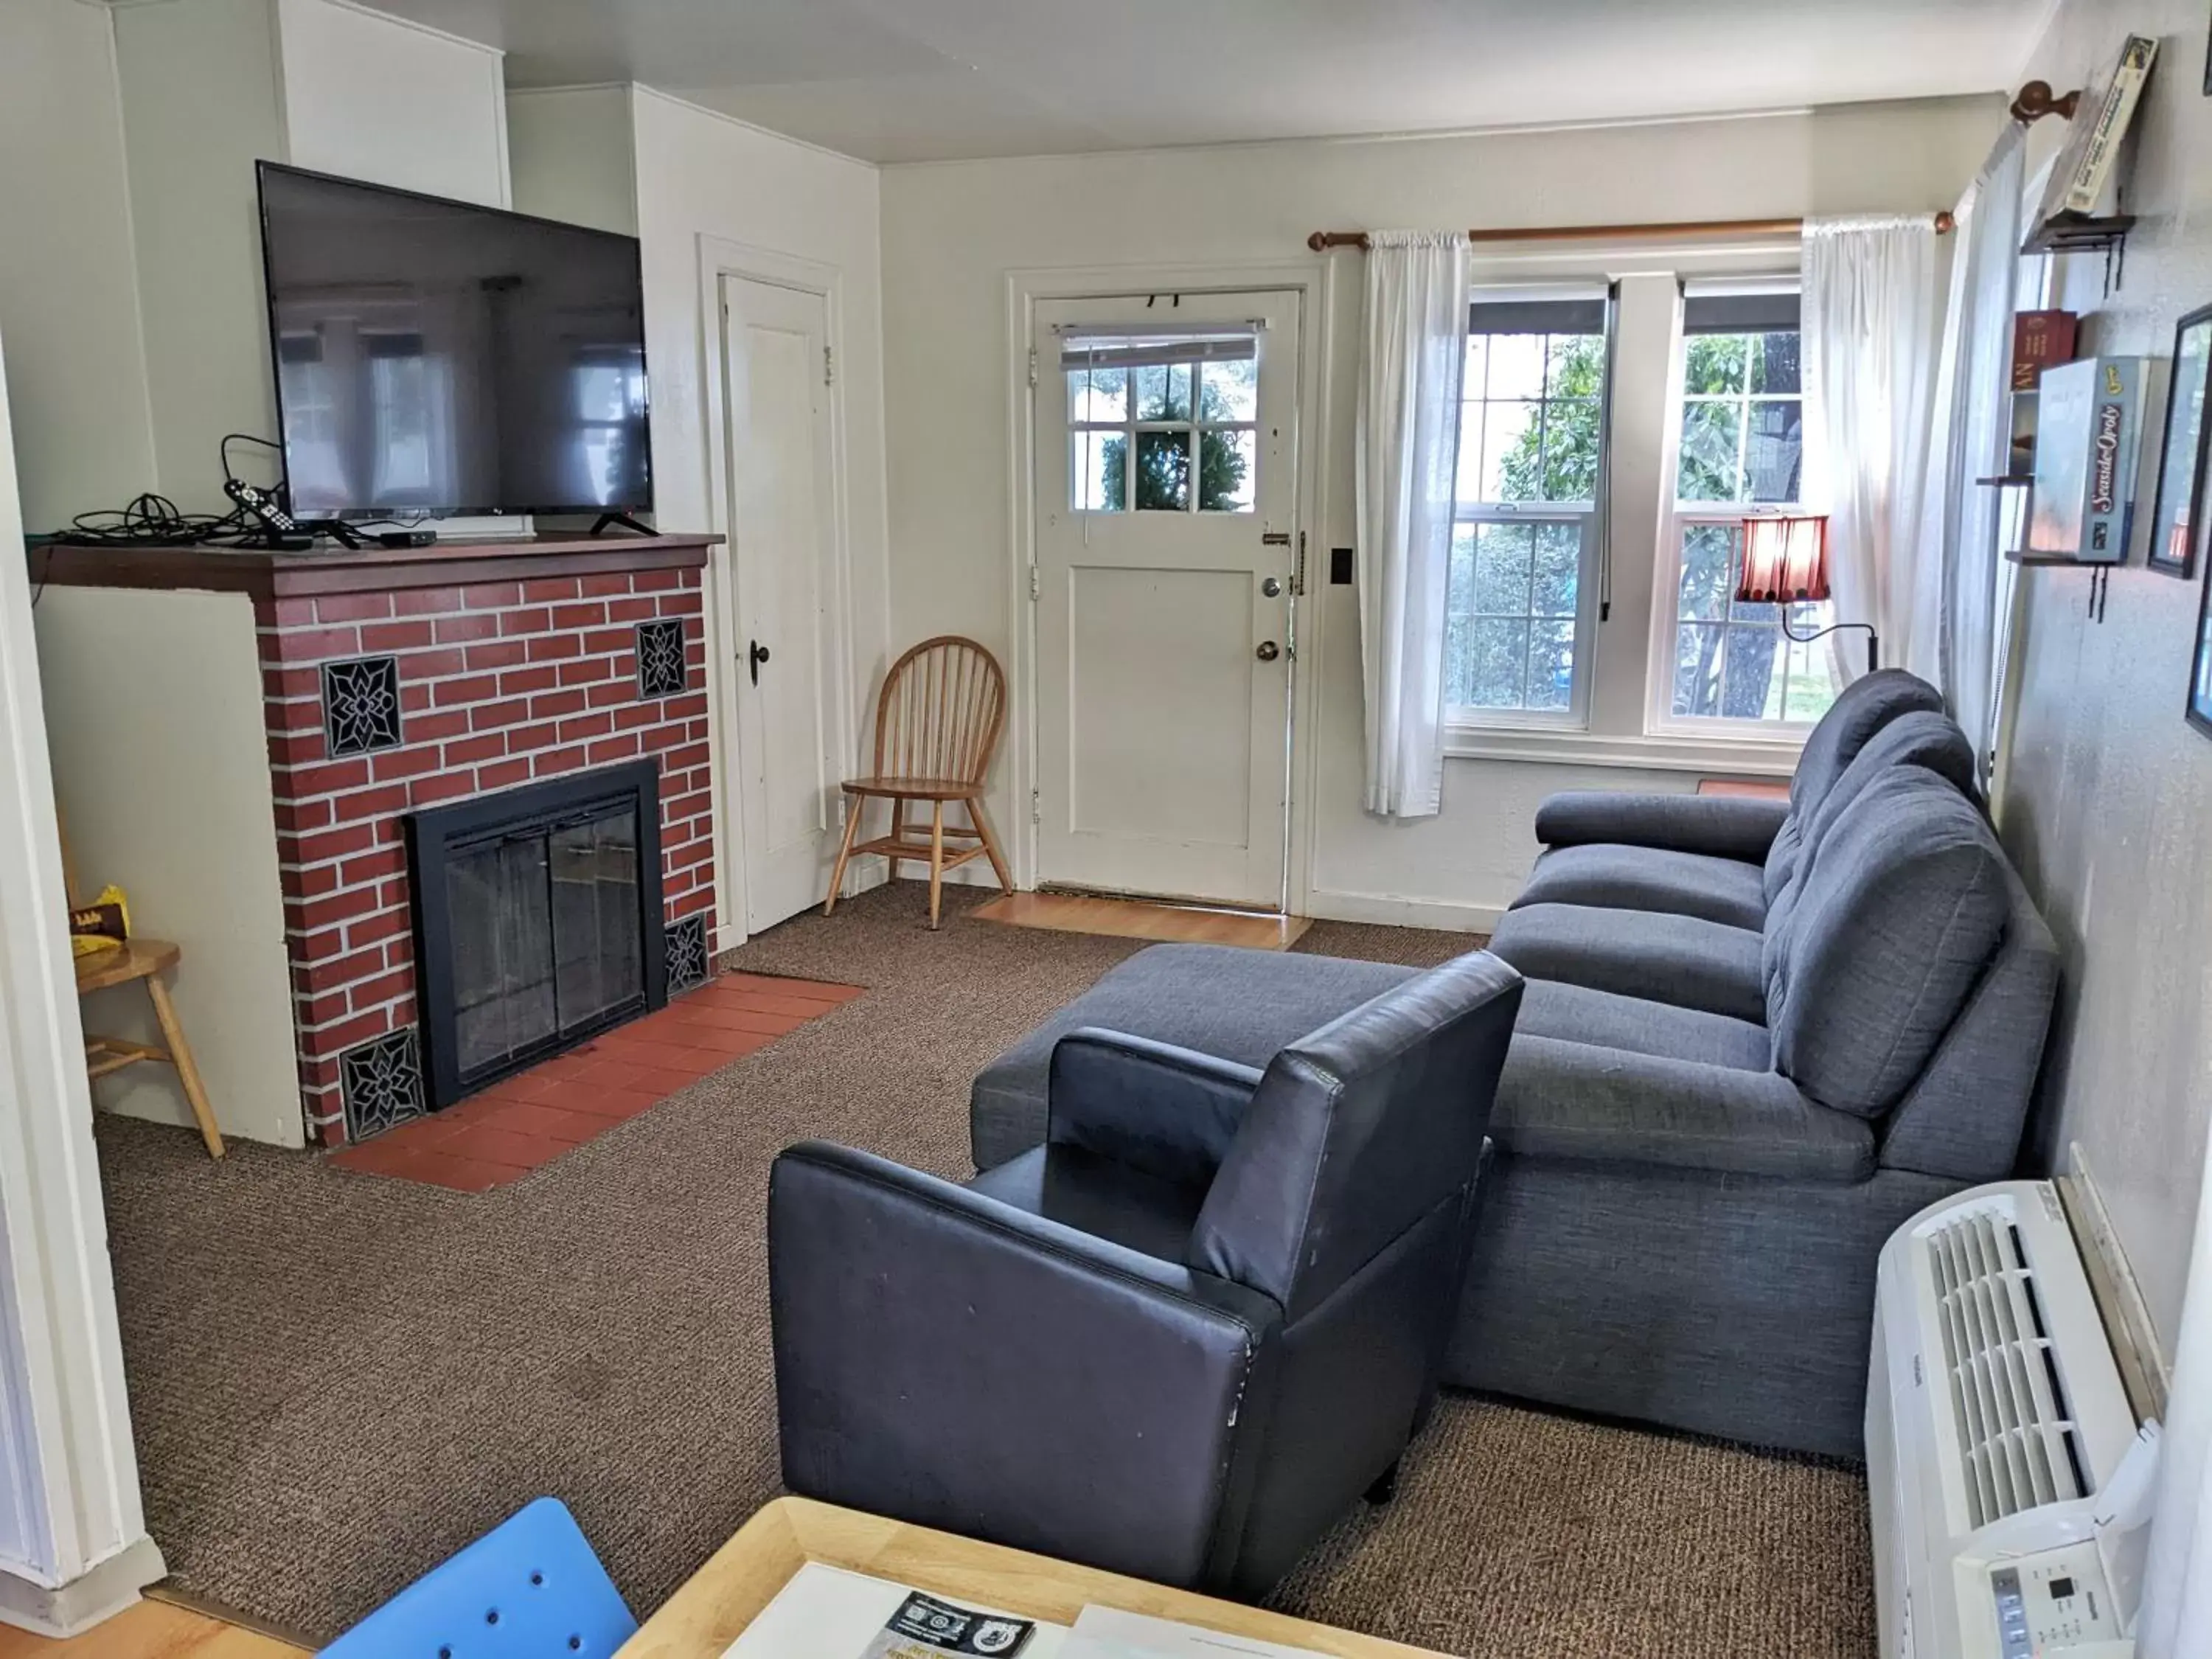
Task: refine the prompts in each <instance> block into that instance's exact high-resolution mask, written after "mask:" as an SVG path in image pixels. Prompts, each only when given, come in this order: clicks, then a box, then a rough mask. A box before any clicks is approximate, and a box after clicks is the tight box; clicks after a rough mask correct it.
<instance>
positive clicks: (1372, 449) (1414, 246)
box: [1357, 231, 1468, 818]
mask: <svg viewBox="0 0 2212 1659" xmlns="http://www.w3.org/2000/svg"><path fill="white" fill-rule="evenodd" d="M1366 264H1367V303H1366V336H1367V343H1366V355H1365V358H1364V366H1363V373H1362V374H1361V377H1360V381H1359V426H1358V480H1357V483H1358V518H1359V588H1358V592H1359V648H1360V657H1359V662H1360V672H1361V675H1362V677H1363V679H1364V684H1365V688H1366V696H1367V795H1366V799H1367V810H1368V811H1370V812H1380V813H1383V815H1385V816H1386V817H1395V818H1419V817H1433V816H1434V815H1435V813H1436V811H1437V806H1438V805H1439V802H1440V799H1441V798H1442V795H1443V771H1444V750H1443V717H1444V599H1445V588H1446V585H1447V583H1448V582H1449V578H1450V572H1451V538H1452V496H1453V489H1452V485H1453V475H1454V472H1455V468H1456V465H1457V462H1458V454H1457V450H1458V442H1459V394H1460V379H1461V375H1462V372H1463V369H1464V367H1465V364H1466V362H1467V307H1468V241H1467V237H1466V235H1465V234H1464V233H1462V232H1460V231H1383V232H1378V233H1375V234H1370V236H1369V238H1368V245H1367V261H1366Z"/></svg>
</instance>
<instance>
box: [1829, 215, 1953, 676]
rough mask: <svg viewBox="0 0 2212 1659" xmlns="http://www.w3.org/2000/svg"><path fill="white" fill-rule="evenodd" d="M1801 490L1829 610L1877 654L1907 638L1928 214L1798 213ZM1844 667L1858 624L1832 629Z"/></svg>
mask: <svg viewBox="0 0 2212 1659" xmlns="http://www.w3.org/2000/svg"><path fill="white" fill-rule="evenodd" d="M1804 239H1805V240H1804V272H1803V283H1804V295H1803V301H1802V319H1803V320H1802V329H1803V340H1804V354H1805V448H1806V456H1807V469H1806V470H1807V477H1806V479H1805V482H1804V483H1803V485H1802V489H1804V491H1805V494H1806V497H1807V499H1808V501H1810V502H1812V503H1814V504H1815V505H1825V507H1826V509H1827V512H1828V515H1829V517H1828V568H1829V584H1830V587H1831V590H1832V592H1833V593H1834V596H1835V612H1836V619H1837V620H1838V622H1846V623H1873V624H1874V626H1875V628H1876V629H1878V630H1880V633H1881V647H1882V648H1881V657H1882V660H1883V661H1884V662H1885V663H1891V664H1894V663H1896V662H1899V661H1900V660H1904V659H1905V658H1906V656H1908V655H1909V653H1911V650H1912V649H1913V648H1914V647H1913V643H1912V639H1911V635H1912V633H1913V621H1914V618H1913V615H1912V605H1911V600H1912V594H1913V592H1914V587H1915V567H1916V565H1917V558H1918V554H1919V543H1918V539H1917V531H1918V519H1919V513H1920V498H1921V489H1922V485H1923V482H1924V481H1925V479H1926V477H1927V463H1928V422H1929V391H1930V387H1931V386H1932V384H1933V381H1934V378H1935V370H1936V337H1937V330H1938V327H1939V315H1940V313H1939V312H1938V310H1937V306H1936V225H1935V220H1934V216H1932V215H1929V214H1925V213H1919V214H1912V215H1910V216H1907V215H1903V214H1883V215H1881V216H1874V217H1863V218H1851V219H1808V220H1807V221H1806V222H1805V231H1804ZM1829 639H1830V640H1831V641H1832V642H1833V644H1834V647H1835V652H1836V664H1837V666H1838V668H1839V669H1840V670H1841V671H1842V673H1843V677H1844V678H1845V679H1847V680H1850V679H1856V678H1858V676H1859V675H1861V674H1863V673H1864V672H1865V671H1866V667H1867V658H1866V644H1867V641H1866V635H1864V634H1863V633H1860V632H1858V631H1857V629H1845V630H1843V631H1841V632H1838V633H1835V634H1832V635H1829Z"/></svg>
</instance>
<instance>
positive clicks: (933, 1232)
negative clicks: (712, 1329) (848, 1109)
mask: <svg viewBox="0 0 2212 1659" xmlns="http://www.w3.org/2000/svg"><path fill="white" fill-rule="evenodd" d="M768 1231H769V1308H770V1312H771V1316H772V1322H773V1327H774V1331H775V1381H776V1399H777V1408H778V1415H779V1418H780V1419H781V1442H782V1453H783V1478H784V1482H785V1484H786V1485H787V1486H789V1487H790V1488H791V1490H792V1491H793V1492H798V1493H799V1494H800V1495H802V1496H804V1497H810V1498H823V1499H825V1500H827V1501H829V1502H832V1503H838V1504H847V1505H849V1506H850V1507H853V1508H855V1509H860V1510H868V1511H871V1512H872V1513H876V1514H881V1515H895V1516H899V1517H901V1518H902V1519H904V1520H908V1521H915V1522H922V1523H924V1524H927V1525H930V1526H935V1527H940V1528H944V1529H945V1530H946V1531H948V1532H956V1533H960V1534H965V1535H967V1536H969V1537H975V1538H983V1539H988V1540H991V1541H994V1542H998V1543H1002V1544H1010V1545H1012V1546H1014V1547H1018V1548H1024V1549H1030V1550H1035V1551H1037V1552H1039V1553H1043V1554H1048V1555H1055V1556H1060V1557H1062V1558H1064V1559H1073V1560H1080V1561H1091V1562H1097V1563H1102V1564H1105V1565H1111V1566H1113V1567H1114V1568H1115V1570H1116V1571H1121V1572H1127V1573H1133V1574H1137V1575H1139V1576H1142V1577H1149V1578H1153V1579H1156V1580H1158V1582H1160V1583H1171V1584H1172V1583H1195V1582H1198V1581H1199V1580H1200V1578H1201V1577H1203V1576H1204V1575H1205V1573H1206V1569H1207V1566H1208V1557H1209V1552H1210V1548H1211V1546H1212V1540H1213V1534H1214V1531H1215V1528H1216V1523H1217V1521H1218V1517H1219V1516H1220V1514H1221V1512H1222V1506H1223V1504H1224V1503H1225V1501H1226V1500H1227V1495H1228V1493H1229V1491H1230V1489H1231V1475H1232V1469H1231V1462H1232V1459H1231V1450H1232V1448H1233V1447H1234V1446H1235V1445H1236V1444H1237V1442H1238V1439H1239V1436H1240V1433H1241V1432H1242V1428H1241V1427H1240V1425H1247V1424H1248V1423H1249V1419H1251V1417H1252V1416H1253V1415H1254V1413H1255V1411H1256V1410H1257V1404H1256V1402H1257V1401H1260V1400H1262V1399H1264V1398H1265V1397H1266V1390H1265V1389H1262V1388H1260V1387H1258V1386H1257V1385H1256V1383H1255V1376H1256V1374H1257V1373H1259V1372H1261V1370H1263V1369H1265V1368H1267V1367H1268V1366H1271V1365H1272V1363H1273V1355H1274V1348H1275V1344H1274V1341H1273V1337H1274V1335H1275V1334H1276V1332H1277V1330H1278V1328H1279V1323H1280V1318H1281V1315H1280V1310H1279V1309H1278V1308H1277V1307H1276V1305H1275V1304H1273V1302H1271V1301H1269V1300H1268V1299H1267V1298H1266V1297H1261V1296H1259V1295H1257V1294H1255V1293H1254V1292H1252V1291H1247V1290H1244V1289H1243V1288H1242V1287H1241V1286H1238V1285H1230V1284H1226V1283H1224V1282H1222V1281H1220V1280H1217V1279H1210V1278H1208V1277H1207V1276H1206V1275H1204V1274H1201V1273H1192V1272H1191V1271H1189V1270H1188V1269H1187V1268H1185V1267H1180V1266H1178V1265H1176V1264H1174V1263H1170V1262H1167V1261H1158V1260H1156V1259H1154V1258H1152V1257H1150V1256H1146V1255H1139V1254H1138V1253H1137V1252H1135V1251H1133V1250H1129V1249H1123V1248H1122V1247H1121V1246H1120V1245H1116V1244H1113V1243H1108V1242H1107V1241H1105V1240H1103V1239H1099V1238H1094V1237H1091V1236H1090V1235H1088V1234H1085V1233H1081V1232H1078V1231H1075V1230H1073V1228H1069V1227H1064V1226H1061V1225H1059V1224H1057V1223H1055V1222H1051V1221H1048V1220H1046V1219H1044V1218H1042V1217H1039V1216H1034V1215H1029V1214H1026V1213H1024V1212H1021V1211H1019V1210H1016V1209H1013V1208H1012V1207H1011V1206H1007V1205H1003V1204H1000V1203H999V1202H997V1201H996V1200H992V1199H989V1198H986V1197H984V1196H982V1195H981V1194H977V1193H973V1192H969V1191H968V1190H967V1189H966V1188H960V1187H956V1186H953V1185H952V1184H951V1183H950V1182H944V1181H939V1180H938V1179H936V1178H935V1177H934V1176H927V1175H922V1174H920V1173H918V1172H916V1171H915V1170H907V1169H902V1168H901V1167H900V1166H899V1165H897V1164H892V1163H890V1162H888V1161H887V1160H885V1159H883V1158H876V1157H873V1156H872V1155H871V1154H869V1153H866V1152H854V1151H851V1150H849V1149H848V1148H844V1147H839V1146H829V1145H826V1144H824V1143H822V1142H818V1141H816V1142H803V1143H801V1144H800V1145H799V1146H793V1147H792V1148H790V1149H789V1150H788V1151H787V1152H784V1153H783V1154H782V1155H781V1157H779V1158H777V1159H776V1161H775V1168H774V1170H773V1172H772V1173H771V1175H770V1176H769V1204H768ZM1249 1426H1250V1427H1252V1428H1256V1427H1257V1426H1258V1425H1257V1424H1249Z"/></svg>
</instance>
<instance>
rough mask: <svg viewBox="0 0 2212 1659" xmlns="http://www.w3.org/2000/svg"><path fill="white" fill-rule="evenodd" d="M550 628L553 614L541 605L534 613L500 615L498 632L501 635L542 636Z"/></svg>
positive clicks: (520, 612) (506, 613) (502, 613)
mask: <svg viewBox="0 0 2212 1659" xmlns="http://www.w3.org/2000/svg"><path fill="white" fill-rule="evenodd" d="M552 626H553V613H552V612H551V611H548V610H546V609H545V608H544V607H543V606H542V605H541V606H540V607H538V609H537V610H534V611H501V613H500V618H499V631H500V632H501V633H502V634H543V633H544V631H545V630H546V629H549V628H550V627H552Z"/></svg>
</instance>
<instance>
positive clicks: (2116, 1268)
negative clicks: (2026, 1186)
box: [2056, 1140, 2173, 1422]
mask: <svg viewBox="0 0 2212 1659" xmlns="http://www.w3.org/2000/svg"><path fill="white" fill-rule="evenodd" d="M2066 1161H2067V1163H2068V1164H2069V1166H2070V1167H2069V1170H2068V1171H2067V1173H2066V1174H2064V1175H2062V1176H2059V1177H2058V1178H2057V1182H2056V1184H2057V1188H2058V1196H2059V1200H2060V1201H2061V1202H2062V1203H2063V1204H2064V1205H2065V1206H2066V1214H2067V1218H2068V1220H2069V1223H2070V1224H2071V1225H2072V1226H2073V1230H2074V1238H2075V1243H2077V1244H2079V1245H2080V1246H2081V1262H2082V1266H2083V1267H2085V1268H2086V1269H2087V1272H2088V1276H2089V1290H2090V1293H2091V1294H2092V1295H2093V1297H2095V1299H2096V1303H2097V1311H2098V1313H2099V1314H2100V1315H2101V1316H2103V1319H2104V1322H2105V1335H2106V1340H2109V1341H2110V1342H2111V1343H2112V1358H2113V1360H2114V1362H2115V1363H2116V1364H2118V1366H2119V1370H2120V1383H2121V1384H2122V1386H2123V1387H2124V1388H2125V1389H2127V1394H2128V1403H2129V1404H2130V1406H2132V1407H2135V1413H2136V1418H2137V1419H2138V1420H2142V1419H2150V1418H2157V1419H2160V1421H2161V1422H2162V1421H2164V1420H2165V1418H2166V1398H2167V1395H2169V1394H2170V1393H2171V1392H2172V1387H2173V1371H2172V1366H2171V1365H2170V1364H2168V1362H2167V1360H2166V1354H2165V1352H2163V1351H2162V1350H2161V1348H2160V1346H2159V1340H2158V1328H2157V1327H2156V1326H2154V1324H2152V1323H2151V1317H2150V1306H2149V1304H2148V1303H2146V1302H2145V1301H2144V1300H2143V1294H2142V1287H2141V1286H2140V1285H2137V1284H2136V1275H2135V1270H2134V1269H2133V1268H2131V1267H2129V1266H2128V1255H2127V1252H2126V1250H2125V1249H2123V1248H2121V1244H2120V1237H2119V1234H2118V1232H2116V1231H2113V1228H2112V1215H2111V1213H2110V1212H2108V1211H2107V1210H2106V1208H2105V1195H2104V1194H2103V1192H2102V1191H2101V1190H2100V1188H2099V1187H2098V1185H2097V1178H2096V1176H2095V1174H2094V1173H2093V1171H2092V1170H2091V1169H2090V1167H2089V1162H2088V1159H2087V1158H2086V1157H2085V1156H2083V1154H2082V1151H2081V1142H2079V1141H2078V1140H2077V1141H2074V1142H2072V1143H2070V1144H2069V1146H2068V1147H2067V1149H2066Z"/></svg>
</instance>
